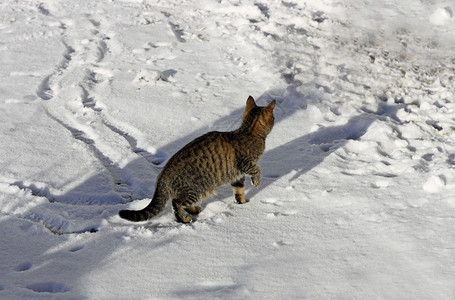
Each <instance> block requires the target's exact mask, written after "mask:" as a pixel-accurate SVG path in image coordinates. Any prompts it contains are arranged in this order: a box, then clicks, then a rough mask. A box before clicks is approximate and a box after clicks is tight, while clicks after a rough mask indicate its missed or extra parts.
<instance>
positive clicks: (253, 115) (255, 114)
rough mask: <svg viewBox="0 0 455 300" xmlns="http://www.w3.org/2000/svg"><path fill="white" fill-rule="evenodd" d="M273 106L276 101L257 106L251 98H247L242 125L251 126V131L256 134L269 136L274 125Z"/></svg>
mask: <svg viewBox="0 0 455 300" xmlns="http://www.w3.org/2000/svg"><path fill="white" fill-rule="evenodd" d="M275 105H276V101H275V100H273V101H272V102H270V103H269V105H267V106H257V105H256V102H255V101H254V99H253V97H251V96H249V97H248V100H246V107H245V111H244V112H243V124H244V125H249V126H252V127H253V128H251V129H252V130H253V132H255V133H257V134H260V135H267V134H269V133H270V131H271V130H272V128H273V124H274V123H275V117H274V116H273V110H274V108H275Z"/></svg>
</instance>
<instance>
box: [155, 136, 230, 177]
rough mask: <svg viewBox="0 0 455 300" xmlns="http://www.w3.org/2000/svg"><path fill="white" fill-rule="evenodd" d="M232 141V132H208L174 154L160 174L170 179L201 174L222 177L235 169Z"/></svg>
mask: <svg viewBox="0 0 455 300" xmlns="http://www.w3.org/2000/svg"><path fill="white" fill-rule="evenodd" d="M232 141H233V134H232V132H218V131H211V132H208V133H206V134H204V135H202V136H200V137H198V138H196V139H194V140H193V141H191V142H190V143H188V144H187V145H186V146H184V147H183V148H182V149H180V150H179V151H178V152H177V153H175V154H174V155H173V156H172V157H171V158H170V159H169V161H168V162H167V164H166V166H165V168H164V169H163V171H162V173H166V174H167V175H168V176H172V177H173V176H179V177H181V176H189V177H191V176H196V175H198V176H201V175H203V174H206V175H210V176H217V177H223V176H225V175H226V174H227V173H230V172H229V170H230V169H233V168H234V167H235V159H236V151H235V149H234V146H233V143H232ZM163 175H165V174H163ZM219 179H222V178H219Z"/></svg>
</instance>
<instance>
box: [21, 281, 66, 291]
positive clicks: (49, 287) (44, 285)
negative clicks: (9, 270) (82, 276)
mask: <svg viewBox="0 0 455 300" xmlns="http://www.w3.org/2000/svg"><path fill="white" fill-rule="evenodd" d="M26 288H27V289H29V290H31V291H34V292H36V293H52V294H56V293H66V292H69V291H70V289H69V288H68V287H67V286H66V285H65V284H63V283H60V282H38V283H33V284H29V285H27V286H26Z"/></svg>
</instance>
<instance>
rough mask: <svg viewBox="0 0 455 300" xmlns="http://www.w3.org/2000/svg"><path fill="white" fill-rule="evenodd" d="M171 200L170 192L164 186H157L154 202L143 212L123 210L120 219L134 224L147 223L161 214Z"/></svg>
mask: <svg viewBox="0 0 455 300" xmlns="http://www.w3.org/2000/svg"><path fill="white" fill-rule="evenodd" d="M168 199H169V192H168V191H167V189H166V188H165V187H164V186H163V185H162V184H159V183H158V184H157V186H156V190H155V194H154V195H153V198H152V201H150V203H149V205H147V206H146V207H145V208H144V209H142V210H127V209H125V210H121V211H120V212H119V215H120V217H122V218H123V219H127V220H129V221H133V222H141V221H146V220H148V219H150V218H152V217H154V216H156V215H157V214H159V213H160V212H161V211H162V210H163V208H164V207H165V206H166V202H167V200H168Z"/></svg>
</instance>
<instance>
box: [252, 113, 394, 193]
mask: <svg viewBox="0 0 455 300" xmlns="http://www.w3.org/2000/svg"><path fill="white" fill-rule="evenodd" d="M396 110H397V108H396V107H394V106H390V105H382V106H380V108H379V110H378V111H377V112H369V111H368V112H364V113H362V114H359V115H357V116H355V117H353V118H351V119H350V120H349V121H348V122H347V123H346V124H344V125H339V126H332V127H321V128H320V129H318V130H317V131H315V132H312V133H309V134H306V135H303V136H301V137H299V138H296V139H294V140H292V141H290V142H288V143H286V144H284V145H281V146H278V147H276V148H273V149H271V150H268V151H266V152H265V153H264V155H263V156H262V158H261V160H260V162H259V165H260V167H261V170H262V177H263V179H262V182H261V185H260V187H259V188H254V187H252V188H249V190H248V192H247V193H246V198H247V199H248V200H253V198H254V196H255V195H256V194H258V193H259V192H260V191H262V190H264V189H265V188H267V187H268V186H269V185H271V184H273V183H274V182H275V181H277V180H278V179H280V178H282V177H283V176H286V175H287V174H289V173H291V172H294V173H295V174H294V175H293V176H292V177H291V178H290V179H289V181H290V182H292V181H293V180H295V179H296V178H298V177H300V176H301V175H302V174H305V173H307V172H308V171H310V170H312V169H313V168H315V167H316V166H317V165H319V164H320V163H321V162H322V161H323V160H324V159H325V158H326V157H327V156H329V155H330V154H332V153H333V152H335V151H336V150H337V149H339V148H341V147H343V146H345V145H346V144H347V143H348V142H349V141H350V140H360V139H361V138H362V136H363V135H364V134H365V133H366V132H367V130H368V128H369V127H370V125H371V124H372V123H373V122H375V121H377V120H378V116H390V117H391V118H396V117H395V114H396Z"/></svg>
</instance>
